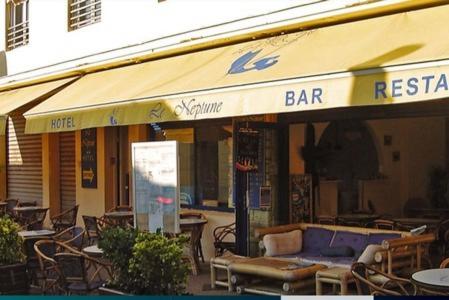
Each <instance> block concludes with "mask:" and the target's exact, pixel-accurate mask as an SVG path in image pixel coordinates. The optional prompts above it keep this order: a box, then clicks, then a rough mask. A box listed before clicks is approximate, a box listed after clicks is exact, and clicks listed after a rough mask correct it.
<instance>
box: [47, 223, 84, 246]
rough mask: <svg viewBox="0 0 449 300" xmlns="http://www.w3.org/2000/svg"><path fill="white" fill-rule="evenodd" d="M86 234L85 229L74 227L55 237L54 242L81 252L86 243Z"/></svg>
mask: <svg viewBox="0 0 449 300" xmlns="http://www.w3.org/2000/svg"><path fill="white" fill-rule="evenodd" d="M84 233H85V230H84V228H82V227H77V226H72V227H70V228H67V229H65V230H63V231H61V232H59V233H57V234H56V235H54V236H53V240H55V241H58V242H62V243H64V244H65V245H68V246H70V247H72V248H74V249H76V250H78V251H81V250H82V248H83V243H84Z"/></svg>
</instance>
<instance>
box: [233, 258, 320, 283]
mask: <svg viewBox="0 0 449 300" xmlns="http://www.w3.org/2000/svg"><path fill="white" fill-rule="evenodd" d="M229 267H230V269H231V270H232V272H236V273H242V274H251V275H254V276H261V277H267V278H273V279H279V280H284V281H295V280H298V279H302V278H305V277H306V275H307V274H313V277H314V276H315V275H314V274H315V273H316V272H317V271H319V270H322V269H325V268H327V267H326V266H324V265H320V264H296V263H295V262H292V261H288V260H281V259H277V258H273V257H255V258H248V259H242V260H238V261H236V262H234V263H232V264H231V265H230V266H229ZM310 277H311V276H310Z"/></svg>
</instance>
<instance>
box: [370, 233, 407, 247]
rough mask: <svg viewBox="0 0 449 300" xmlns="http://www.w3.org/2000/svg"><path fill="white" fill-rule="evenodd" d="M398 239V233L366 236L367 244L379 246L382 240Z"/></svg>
mask: <svg viewBox="0 0 449 300" xmlns="http://www.w3.org/2000/svg"><path fill="white" fill-rule="evenodd" d="M400 237H401V235H400V234H399V233H370V234H369V235H368V244H376V245H381V244H382V241H383V240H392V239H398V238H400Z"/></svg>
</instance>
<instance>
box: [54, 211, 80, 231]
mask: <svg viewBox="0 0 449 300" xmlns="http://www.w3.org/2000/svg"><path fill="white" fill-rule="evenodd" d="M78 208H79V205H75V206H74V207H72V208H70V209H67V210H65V211H63V212H62V213H60V214H57V215H54V216H52V217H51V218H50V221H51V223H52V224H53V229H54V230H55V231H56V232H59V231H62V230H64V229H67V228H69V227H73V226H75V225H76V216H77V214H78Z"/></svg>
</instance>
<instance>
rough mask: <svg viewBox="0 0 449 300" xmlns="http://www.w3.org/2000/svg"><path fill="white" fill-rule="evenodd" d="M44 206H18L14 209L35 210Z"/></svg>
mask: <svg viewBox="0 0 449 300" xmlns="http://www.w3.org/2000/svg"><path fill="white" fill-rule="evenodd" d="M41 208H43V207H42V206H16V207H14V208H13V209H14V210H15V211H33V210H38V209H41Z"/></svg>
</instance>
